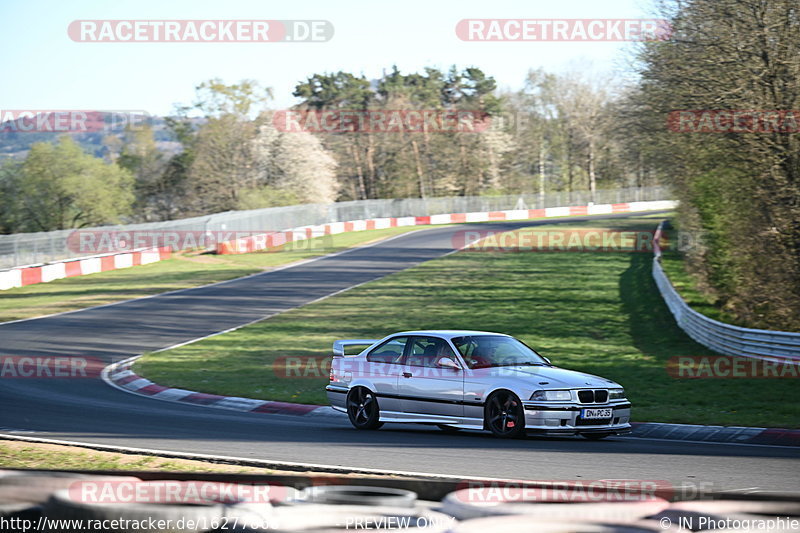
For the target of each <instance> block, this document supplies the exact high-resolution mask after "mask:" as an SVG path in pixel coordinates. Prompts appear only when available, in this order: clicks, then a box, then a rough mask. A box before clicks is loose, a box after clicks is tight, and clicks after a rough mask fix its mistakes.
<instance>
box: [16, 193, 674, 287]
mask: <svg viewBox="0 0 800 533" xmlns="http://www.w3.org/2000/svg"><path fill="white" fill-rule="evenodd" d="M674 206H675V202H674V201H671V200H658V201H645V202H626V203H616V204H593V205H581V206H563V207H547V208H543V209H512V210H504V211H475V212H468V213H442V214H432V215H425V216H407V217H381V218H368V219H360V220H345V221H341V222H329V223H326V224H318V225H313V226H301V227H297V228H290V229H287V230H284V231H280V232H272V233H263V234H256V235H253V236H249V237H245V238H241V239H237V240H234V241H229V242H223V243H219V244H218V245H217V247H216V249H215V251H216V253H218V254H241V253H248V252H254V251H258V250H264V249H267V248H272V247H275V246H280V245H282V244H285V243H288V242H294V241H299V240H303V239H309V238H313V237H318V236H323V235H334V234H337V233H347V232H351V231H363V230H370V229H383V228H393V227H398V226H419V225H429V224H457V223H464V222H488V221H495V220H527V219H534V218H550V217H564V216H580V215H604V214H609V213H631V212H637V211H649V210H658V209H672V208H673V207H674ZM131 231H133V230H131ZM171 251H173V250H171V249H170V248H169V247H160V248H153V249H149V250H141V251H126V252H122V253H117V254H106V255H100V256H92V257H81V258H74V259H68V260H64V261H56V262H52V263H47V264H42V265H28V266H23V267H17V268H13V269H10V270H3V271H0V290H6V289H11V288H14V287H23V286H26V285H33V284H34V283H43V282H47V281H53V280H55V279H61V278H65V277H72V276H80V275H83V274H94V273H96V272H105V271H107V270H115V269H119V268H126V267H129V266H134V265H140V264H147V263H152V262H154V261H158V260H161V259H164V258H165V257H168V256H169V254H170V252H171ZM156 254H157V255H158V259H155V256H156Z"/></svg>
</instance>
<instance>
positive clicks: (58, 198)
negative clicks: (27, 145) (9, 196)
mask: <svg viewBox="0 0 800 533" xmlns="http://www.w3.org/2000/svg"><path fill="white" fill-rule="evenodd" d="M16 185H17V187H18V190H17V193H18V195H17V196H16V202H15V204H16V205H15V206H14V211H15V212H17V213H19V218H18V219H17V220H16V227H15V228H14V231H17V232H19V231H50V230H56V229H68V228H81V227H87V226H97V225H102V224H114V223H118V222H120V219H121V217H122V216H124V215H127V214H129V213H130V209H131V204H132V202H133V192H132V188H133V177H132V176H131V174H130V172H128V171H127V170H125V169H122V168H120V167H118V166H116V165H114V164H107V163H105V162H103V160H101V159H98V158H95V157H93V156H91V155H89V154H87V153H85V152H83V151H82V150H81V148H80V147H79V146H78V145H77V144H76V143H75V142H74V141H73V140H72V139H71V138H70V137H68V136H63V137H61V138H60V139H59V142H58V144H56V145H53V144H49V143H37V144H34V145H33V146H32V147H31V150H30V152H29V153H28V156H27V157H26V158H25V161H24V162H23V163H22V165H21V167H20V170H19V175H18V177H17V179H16Z"/></svg>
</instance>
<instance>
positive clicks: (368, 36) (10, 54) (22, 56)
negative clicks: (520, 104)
mask: <svg viewBox="0 0 800 533" xmlns="http://www.w3.org/2000/svg"><path fill="white" fill-rule="evenodd" d="M650 6H651V2H650V1H648V0H604V1H598V0H561V1H559V0H494V1H485V0H484V1H474V0H456V1H451V0H405V1H402V2H398V1H379V0H371V1H366V0H304V1H299V0H295V1H285V0H282V1H273V0H215V1H209V0H191V1H187V0H116V1H100V0H70V1H63V0H0V39H1V40H2V54H0V72H2V73H3V78H4V79H3V83H0V109H6V110H9V109H13V110H46V109H62V110H63V109H80V110H142V111H145V112H147V113H149V114H154V115H164V114H169V113H170V112H171V111H172V110H173V107H174V105H175V104H190V103H192V102H193V100H194V88H195V86H197V85H198V84H199V83H201V82H203V81H204V80H208V79H211V78H221V79H222V80H223V81H225V82H226V83H234V82H237V81H239V80H242V79H255V80H257V81H259V82H260V83H261V84H262V85H263V86H266V87H271V88H272V89H273V91H274V95H275V98H274V101H273V102H272V103H271V104H270V107H272V108H273V109H283V108H286V107H289V106H291V105H293V104H295V103H297V100H296V99H295V98H294V97H293V96H292V95H291V93H292V91H293V89H294V86H295V85H296V84H297V83H298V82H300V81H303V80H305V79H306V78H307V77H308V76H310V75H312V74H314V73H321V72H336V71H339V70H344V71H348V72H352V73H354V74H363V75H365V76H367V77H368V78H370V79H372V78H375V77H378V76H380V75H381V73H382V71H383V70H389V69H390V68H391V66H392V65H397V66H398V67H399V68H400V69H401V71H403V72H412V71H421V70H422V69H423V68H424V67H426V66H431V67H438V68H441V69H445V70H446V69H448V68H449V66H450V65H453V64H455V65H457V66H458V67H467V66H475V67H479V68H481V69H482V70H483V71H484V72H485V73H487V74H488V75H490V76H493V77H494V78H495V79H496V80H497V82H498V85H499V87H500V88H501V89H510V90H515V89H519V88H521V87H522V84H523V82H524V79H525V75H526V73H527V72H528V70H529V69H535V68H539V67H542V68H544V69H545V70H548V71H550V72H565V71H569V70H576V69H587V70H591V71H594V72H597V73H604V74H610V75H611V76H614V77H617V76H626V75H629V69H628V66H627V65H628V64H629V57H630V49H631V47H632V45H631V43H624V42H623V43H619V42H609V43H598V42H466V41H461V40H460V39H459V38H458V37H457V36H456V32H455V26H456V23H457V22H458V21H459V20H461V19H465V18H470V19H474V18H490V19H498V18H526V19H530V18H535V19H548V18H549V19H560V18H580V19H594V18H648V17H652V10H651V7H650ZM87 19H91V20H105V19H112V20H113V19H116V20H143V19H148V20H169V19H204V20H205V19H213V20H216V19H258V20H262V19H266V20H297V19H300V20H306V19H313V20H320V19H321V20H328V21H330V22H331V23H332V24H333V27H334V30H335V34H334V36H333V38H332V39H331V40H330V41H328V42H324V43H319V42H316V43H291V42H281V43H187V42H180V43H118V42H117V43H114V42H112V43H90V42H74V41H72V40H71V39H70V38H69V36H68V34H67V28H68V26H69V24H70V22H72V21H74V20H87Z"/></svg>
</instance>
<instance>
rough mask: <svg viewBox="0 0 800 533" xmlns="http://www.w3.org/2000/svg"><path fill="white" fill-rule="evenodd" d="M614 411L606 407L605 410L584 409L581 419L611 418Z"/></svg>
mask: <svg viewBox="0 0 800 533" xmlns="http://www.w3.org/2000/svg"><path fill="white" fill-rule="evenodd" d="M612 414H613V409H611V408H610V407H606V408H603V409H584V410H582V411H581V418H589V419H593V418H611V415H612Z"/></svg>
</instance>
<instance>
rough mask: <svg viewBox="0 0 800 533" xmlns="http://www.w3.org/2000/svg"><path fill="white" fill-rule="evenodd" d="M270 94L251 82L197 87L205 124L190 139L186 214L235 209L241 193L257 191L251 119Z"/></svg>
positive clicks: (254, 127)
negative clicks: (205, 119)
mask: <svg viewBox="0 0 800 533" xmlns="http://www.w3.org/2000/svg"><path fill="white" fill-rule="evenodd" d="M270 94H271V90H270V89H262V88H261V87H260V86H259V85H258V84H257V83H256V82H254V81H251V80H244V81H242V82H240V83H239V84H234V85H225V84H224V83H222V82H221V81H220V80H217V79H215V80H210V81H208V82H205V83H202V84H200V85H199V86H198V87H197V103H196V104H195V107H196V108H197V109H200V110H201V111H203V112H204V113H205V114H206V117H207V122H206V123H205V124H203V125H202V126H201V127H200V128H199V130H198V131H197V133H196V135H195V136H194V137H193V138H192V147H191V148H192V152H191V157H190V161H189V167H188V173H187V176H186V180H185V182H184V191H185V196H184V212H185V213H186V214H192V215H202V214H207V213H216V212H220V211H228V210H232V209H237V208H238V206H239V202H240V201H241V198H242V192H243V191H244V190H252V189H255V188H256V173H255V163H254V159H253V154H252V148H253V143H252V141H253V139H254V138H255V135H256V132H257V130H258V125H259V123H258V119H257V120H255V121H254V120H251V119H250V118H249V116H248V115H250V114H252V113H255V112H260V111H262V110H263V106H264V105H265V104H266V101H267V99H268V98H269V96H270ZM182 132H183V133H185V130H182Z"/></svg>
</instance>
